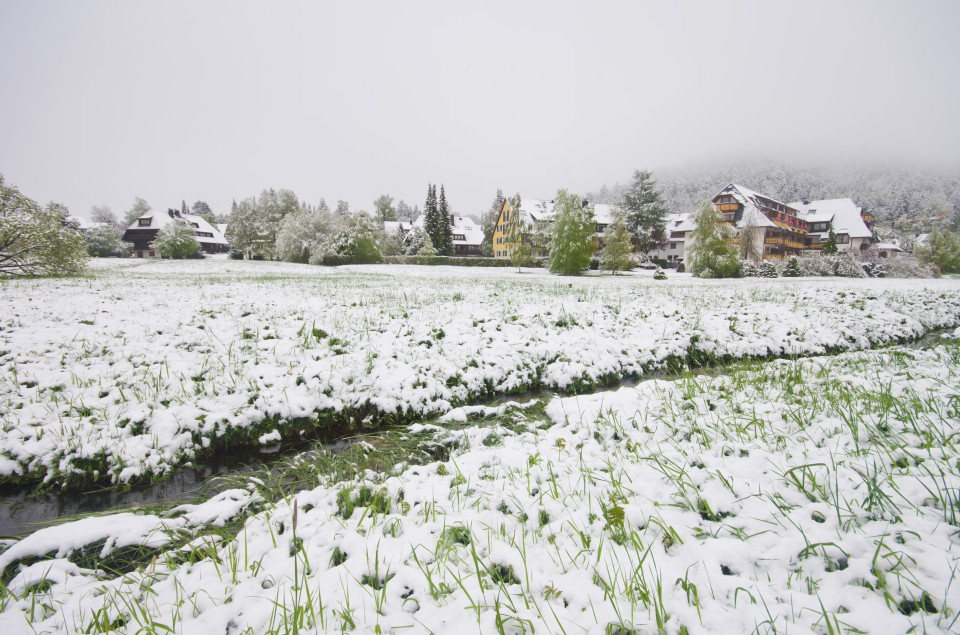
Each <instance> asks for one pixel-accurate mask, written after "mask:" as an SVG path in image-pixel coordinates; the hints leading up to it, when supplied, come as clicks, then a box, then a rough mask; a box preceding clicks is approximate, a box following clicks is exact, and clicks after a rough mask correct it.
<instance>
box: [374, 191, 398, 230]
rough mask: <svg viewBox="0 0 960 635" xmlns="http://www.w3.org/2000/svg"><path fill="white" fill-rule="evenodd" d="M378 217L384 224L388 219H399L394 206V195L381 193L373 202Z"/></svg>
mask: <svg viewBox="0 0 960 635" xmlns="http://www.w3.org/2000/svg"><path fill="white" fill-rule="evenodd" d="M373 207H374V209H375V210H376V219H377V221H379V222H380V224H381V225H382V224H383V223H384V222H386V221H392V220H397V210H396V209H394V207H393V197H392V196H387V195H386V194H381V195H380V196H378V197H377V199H376V200H375V201H374V202H373Z"/></svg>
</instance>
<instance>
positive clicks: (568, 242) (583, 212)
mask: <svg viewBox="0 0 960 635" xmlns="http://www.w3.org/2000/svg"><path fill="white" fill-rule="evenodd" d="M552 230H553V231H552V232H551V239H550V271H551V272H552V273H558V274H561V275H565V276H571V275H577V274H579V273H580V272H581V271H583V270H584V269H586V268H587V267H589V266H590V256H591V255H592V254H593V246H594V232H595V230H596V221H595V220H594V218H593V208H592V207H585V206H583V205H582V204H581V202H580V197H579V196H577V195H575V194H570V193H568V192H567V191H566V190H559V191H558V192H557V196H556V198H555V199H554V203H553V227H552Z"/></svg>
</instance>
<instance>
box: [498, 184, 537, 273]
mask: <svg viewBox="0 0 960 635" xmlns="http://www.w3.org/2000/svg"><path fill="white" fill-rule="evenodd" d="M522 201H523V199H521V198H520V194H519V192H518V193H517V194H515V195H513V196H511V197H510V201H509V206H510V216H509V217H508V218H507V222H506V223H505V224H506V227H505V228H504V229H505V231H504V233H505V234H506V241H507V252H508V255H509V256H510V262H512V263H513V266H514V267H516V268H517V271H518V272H519V271H520V267H522V266H523V265H525V264H527V263H528V262H530V252H531V247H530V239H529V234H530V231H531V230H532V228H531V227H529V226H528V225H527V223H525V222H524V221H523V214H522V213H521V212H520V206H521V204H522Z"/></svg>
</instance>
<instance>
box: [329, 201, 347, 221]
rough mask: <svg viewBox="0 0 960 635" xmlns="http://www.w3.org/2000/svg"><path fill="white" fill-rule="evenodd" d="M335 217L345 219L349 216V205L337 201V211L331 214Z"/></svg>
mask: <svg viewBox="0 0 960 635" xmlns="http://www.w3.org/2000/svg"><path fill="white" fill-rule="evenodd" d="M333 213H334V214H335V215H337V216H339V217H340V218H345V217H347V216H349V215H350V203H348V202H346V201H337V209H336V210H335V211H334V212H333Z"/></svg>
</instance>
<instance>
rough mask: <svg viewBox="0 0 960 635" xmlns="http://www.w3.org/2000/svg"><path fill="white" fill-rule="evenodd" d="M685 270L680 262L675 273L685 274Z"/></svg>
mask: <svg viewBox="0 0 960 635" xmlns="http://www.w3.org/2000/svg"><path fill="white" fill-rule="evenodd" d="M686 270H687V268H686V267H685V266H684V265H683V263H682V262H681V263H680V264H679V265H677V273H683V272H685V271H686Z"/></svg>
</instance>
